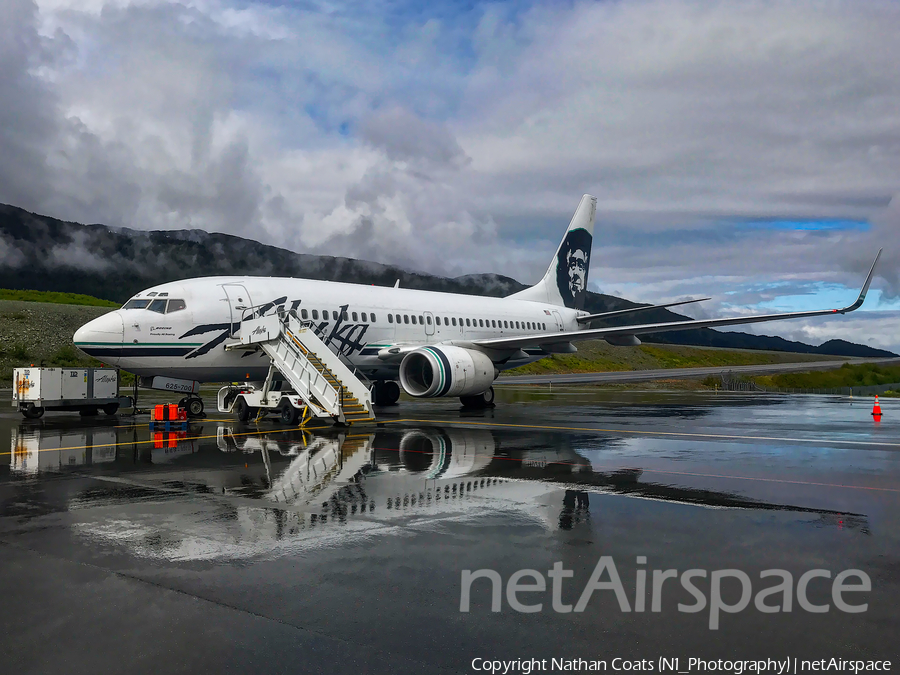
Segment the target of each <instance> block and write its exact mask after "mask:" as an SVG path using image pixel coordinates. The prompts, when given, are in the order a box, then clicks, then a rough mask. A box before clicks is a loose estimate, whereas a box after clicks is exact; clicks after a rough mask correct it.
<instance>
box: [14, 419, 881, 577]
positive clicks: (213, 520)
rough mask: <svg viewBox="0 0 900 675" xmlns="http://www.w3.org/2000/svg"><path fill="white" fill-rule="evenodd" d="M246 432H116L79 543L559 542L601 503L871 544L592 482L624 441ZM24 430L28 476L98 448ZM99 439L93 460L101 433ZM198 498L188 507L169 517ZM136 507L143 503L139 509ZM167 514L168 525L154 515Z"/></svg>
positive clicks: (246, 551)
mask: <svg viewBox="0 0 900 675" xmlns="http://www.w3.org/2000/svg"><path fill="white" fill-rule="evenodd" d="M245 429H246V427H241V428H240V430H233V429H232V428H231V427H228V426H219V427H217V432H218V433H217V434H213V435H212V436H213V438H215V439H216V440H215V441H212V440H211V439H210V440H209V441H205V440H203V439H204V438H210V435H211V434H210V432H211V431H212V429H211V428H209V427H207V428H206V429H205V430H200V429H198V430H197V431H196V432H194V433H196V435H197V438H196V439H194V440H190V439H189V440H186V441H181V442H180V443H178V447H176V448H174V449H173V448H168V447H164V448H155V447H153V446H154V444H155V442H154V440H153V439H152V437H148V435H147V434H146V433H145V432H141V431H140V430H139V429H137V428H130V427H129V428H126V429H117V430H116V432H117V433H118V436H119V438H118V445H117V446H113V447H115V455H114V457H113V456H112V455H110V456H108V461H105V462H104V463H102V464H98V465H97V466H96V467H91V466H90V464H91V462H89V461H88V457H87V456H86V457H85V460H84V462H83V463H82V464H79V462H80V461H81V458H80V457H81V456H80V455H76V456H75V459H74V464H75V465H76V466H78V467H79V473H81V474H84V475H85V476H86V477H90V478H92V479H94V480H93V481H91V482H89V483H87V484H86V487H85V488H83V489H82V490H80V491H78V493H77V494H71V493H67V495H66V499H68V500H69V501H70V503H74V504H76V505H78V506H80V507H84V506H87V505H90V504H113V503H114V504H116V505H117V507H116V519H115V522H114V523H111V522H110V521H109V518H108V511H105V510H103V509H100V510H98V511H97V512H96V513H97V515H96V517H95V519H94V520H91V519H90V518H89V517H85V519H83V520H82V521H80V522H79V524H78V526H77V532H78V533H79V535H80V536H84V537H87V538H89V539H91V540H93V541H108V542H109V544H110V545H111V546H116V547H119V546H126V547H128V549H129V550H130V551H132V552H133V553H134V554H136V555H139V556H147V557H164V558H166V559H167V560H173V561H174V560H184V561H186V560H201V559H204V560H214V559H222V558H232V559H244V558H248V557H254V556H257V555H270V554H271V553H272V552H273V551H276V550H291V551H296V550H300V549H303V548H307V547H312V548H318V547H321V546H327V545H328V544H329V542H332V541H334V542H339V541H345V540H346V538H347V537H356V536H360V537H368V536H372V535H373V534H374V533H377V532H379V531H383V532H388V531H396V530H395V529H394V527H390V528H388V529H387V530H385V529H384V526H385V525H391V526H399V527H403V526H404V525H405V524H407V523H416V522H421V523H424V522H429V521H440V520H441V519H447V518H450V519H457V520H458V519H466V518H483V517H492V516H493V515H499V516H500V517H501V518H502V517H506V516H512V517H513V519H514V520H515V522H517V523H529V522H530V523H533V524H535V525H537V526H539V527H542V528H545V529H547V530H549V531H559V530H570V529H584V528H586V527H595V526H598V525H599V526H600V527H602V526H603V522H604V521H603V519H604V518H613V517H615V516H613V515H611V512H610V514H609V515H608V514H607V512H606V511H601V510H600V509H601V507H602V506H608V505H609V504H603V503H602V502H601V501H600V500H599V499H598V495H613V496H625V497H637V498H643V499H650V500H661V501H667V502H675V503H680V504H686V505H692V506H698V507H712V508H732V509H756V510H758V509H763V510H780V511H784V512H786V513H796V514H798V517H803V518H804V520H806V521H807V522H808V523H809V524H811V525H814V526H818V527H826V526H827V527H840V528H845V529H847V530H851V531H855V532H858V533H861V534H865V533H868V520H867V517H866V516H864V515H858V514H847V513H843V514H842V513H838V512H836V511H829V510H823V509H813V508H809V507H807V506H802V505H796V506H795V505H790V504H781V503H772V502H768V501H758V500H755V499H752V498H749V497H744V496H740V495H737V494H733V493H729V492H724V491H722V492H718V491H714V490H707V489H700V488H695V487H690V486H676V485H665V484H661V483H654V482H649V481H646V480H644V476H643V475H642V472H641V470H640V469H622V470H614V471H598V470H595V469H594V468H593V467H592V466H591V462H590V461H589V459H588V456H591V453H592V452H594V451H596V450H603V449H610V448H612V447H613V446H614V445H615V444H618V443H622V442H623V441H622V440H621V439H619V438H613V437H600V436H598V435H596V434H584V435H561V434H556V433H552V432H532V431H521V432H519V431H514V430H511V429H497V430H489V429H485V428H481V429H468V428H462V427H438V426H429V427H416V428H411V427H399V426H398V427H387V428H379V429H378V430H377V431H375V432H374V433H367V434H358V433H352V432H350V433H339V432H337V430H336V429H328V430H326V431H325V433H323V434H322V435H317V436H313V435H312V434H310V433H309V432H303V431H299V430H293V431H288V430H283V431H282V430H279V431H277V432H275V433H272V432H269V433H266V432H257V431H253V432H249V433H248V432H247V431H245ZM25 431H26V430H25V429H19V433H18V435H17V436H15V439H16V440H15V442H14V447H15V448H18V450H17V452H18V453H19V458H18V459H17V460H15V461H16V467H17V469H16V470H17V471H22V472H24V471H26V468H25V467H31V466H34V462H36V461H37V462H39V461H43V460H42V458H40V455H41V454H43V452H44V451H47V453H48V457H54V453H56V452H57V449H58V450H59V451H60V452H62V448H63V447H75V446H79V445H82V446H83V445H89V444H90V443H89V441H91V440H92V439H91V438H86V440H85V441H82V440H80V439H73V440H72V441H70V440H63V438H62V436H61V433H60V432H51V433H47V432H46V430H44V433H37V431H38V430H35V429H33V428H31V429H29V430H28V431H29V433H32V435H31V436H27V434H25V433H24V432H25ZM85 433H88V432H85ZM89 433H92V434H94V435H93V437H92V438H93V443H94V445H93V448H92V450H93V451H96V450H97V448H98V443H97V441H98V439H100V438H101V437H102V435H98V433H99V432H98V431H96V430H93V431H91V432H89ZM130 438H134V441H133V442H131V441H129V439H130ZM213 443H215V445H213ZM29 444H30V445H29ZM66 452H67V451H66ZM92 454H93V453H92ZM96 456H99V455H96ZM71 462H72V460H70V459H69V455H63V454H56V455H55V459H54V460H53V461H49V462H47V464H48V466H49V465H50V464H52V465H53V466H52V467H50V468H54V470H56V469H58V468H59V467H60V466H61V465H62V466H69V465H70V463H71ZM94 463H96V462H94ZM188 495H189V499H190V500H191V501H190V508H189V509H174V510H172V509H170V508H169V507H168V506H165V505H166V504H168V503H171V500H173V499H175V500H182V499H183V498H184V497H185V496H188ZM134 499H140V501H141V504H142V505H140V506H135V505H133V500H134ZM150 504H153V505H154V506H152V507H149V508H148V506H147V505H150ZM159 505H163V506H162V508H163V510H164V512H165V513H166V514H167V516H166V517H165V518H159V517H157V513H158V508H157V507H158V506H159ZM83 513H84V514H88V513H90V512H89V511H83ZM809 516H812V519H810V518H809ZM592 523H593V524H592Z"/></svg>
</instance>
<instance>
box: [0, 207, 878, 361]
mask: <svg viewBox="0 0 900 675" xmlns="http://www.w3.org/2000/svg"><path fill="white" fill-rule="evenodd" d="M241 274H247V275H257V276H285V277H302V278H308V279H321V280H327V281H346V282H352V283H360V284H374V285H377V286H393V285H394V283H395V282H396V281H397V280H398V279H399V280H400V285H401V286H403V287H404V288H418V289H422V290H431V291H444V292H448V293H467V294H473V295H488V296H494V297H503V296H505V295H509V294H510V293H515V292H516V291H520V290H522V289H523V288H525V285H524V284H521V283H519V282H518V281H516V280H515V279H511V278H509V277H504V276H501V275H497V274H469V275H465V276H460V277H456V278H452V279H451V278H445V277H438V276H434V275H431V274H424V273H420V272H409V271H407V270H403V269H400V268H398V267H394V266H391V265H382V264H380V263H374V262H368V261H364V260H353V259H350V258H336V257H332V256H318V255H309V254H304V253H294V252H292V251H287V250H285V249H281V248H277V247H275V246H267V245H265V244H260V243H259V242H256V241H252V240H250V239H244V238H242V237H235V236H232V235H229V234H218V233H215V232H204V231H203V230H166V231H151V232H147V231H140V230H132V229H129V228H111V227H107V226H105V225H82V224H79V223H72V222H66V221H62V220H57V219H55V218H50V217H47V216H41V215H37V214H34V213H29V212H28V211H25V210H23V209H20V208H17V207H15V206H7V205H0V288H12V289H20V290H38V291H66V292H70V293H84V294H87V295H93V296H96V297H98V298H106V299H109V300H114V301H117V302H124V301H125V300H127V299H128V298H130V297H131V296H132V295H134V294H135V293H137V292H138V291H140V290H142V289H144V288H147V287H148V286H153V285H155V284H159V283H163V282H166V281H175V280H177V279H183V278H185V277H199V276H214V275H241ZM638 306H640V305H638V304H636V303H633V302H630V301H628V300H625V299H623V298H617V297H615V296H611V295H603V294H600V293H589V294H588V299H587V306H586V309H587V310H588V311H590V312H594V313H596V312H604V311H611V310H615V309H626V308H631V307H638ZM685 318H686V317H684V316H683V315H680V314H675V313H674V312H670V311H668V310H665V309H662V310H650V311H648V312H645V313H643V314H641V315H640V320H641V322H642V323H643V322H646V323H652V322H660V321H677V320H681V319H685ZM633 320H634V316H626V317H620V318H619V319H618V320H617V321H610V322H609V323H608V324H604V325H616V324H618V325H621V324H623V323H626V322H630V321H633ZM642 339H644V340H645V341H647V342H663V343H670V344H689V345H701V346H714V347H731V348H742V349H775V350H780V351H790V352H801V353H814V354H839V355H842V356H895V354H892V353H891V352H887V351H884V350H881V349H873V348H871V347H866V346H865V345H857V344H853V343H850V342H845V341H843V340H830V341H829V342H826V343H825V344H823V345H820V346H819V347H813V346H811V345H807V344H804V343H802V342H791V341H789V340H785V339H783V338H780V337H767V336H758V335H750V334H747V333H722V332H719V331H715V330H711V329H709V328H702V329H699V330H689V331H681V332H678V333H662V334H659V335H648V336H643V337H642ZM829 350H832V351H829Z"/></svg>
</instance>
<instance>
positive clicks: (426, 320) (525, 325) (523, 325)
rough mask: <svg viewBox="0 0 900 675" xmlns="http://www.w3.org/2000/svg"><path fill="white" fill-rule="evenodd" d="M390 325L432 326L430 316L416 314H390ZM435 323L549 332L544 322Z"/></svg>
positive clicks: (438, 321)
mask: <svg viewBox="0 0 900 675" xmlns="http://www.w3.org/2000/svg"><path fill="white" fill-rule="evenodd" d="M388 323H403V324H413V325H417V324H418V325H423V326H424V325H428V326H430V325H431V316H430V315H424V316H422V315H420V316H418V317H417V316H416V315H415V314H413V315H409V314H402V315H401V314H388ZM434 323H435V324H436V325H438V326H441V325H443V326H460V327H462V326H467V327H469V328H507V329H514V330H531V331H534V330H547V324H546V323H544V322H542V321H508V320H506V321H504V320H500V319H471V318H469V319H463V318H462V317H459V318H457V317H455V316H451V317H446V316H445V317H443V318H442V317H440V316H436V317H434Z"/></svg>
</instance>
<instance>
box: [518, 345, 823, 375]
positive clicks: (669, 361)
mask: <svg viewBox="0 0 900 675" xmlns="http://www.w3.org/2000/svg"><path fill="white" fill-rule="evenodd" d="M823 358H827V357H821V356H818V355H814V356H811V355H808V354H788V353H783V352H782V353H778V352H776V353H773V352H764V351H750V350H730V349H704V348H702V347H689V346H685V345H652V344H645V345H641V346H639V347H613V346H611V345H607V344H606V343H605V342H600V341H593V340H589V341H586V342H579V343H578V352H577V353H576V354H554V355H553V356H550V357H548V358H545V359H541V360H540V361H535V362H534V363H529V364H527V365H525V366H519V367H518V368H514V369H512V370H508V371H505V374H509V375H550V374H557V373H597V372H613V371H623V370H652V369H657V368H697V367H703V366H707V367H717V366H744V365H764V364H770V363H786V362H795V361H796V362H802V361H807V360H822V359H823Z"/></svg>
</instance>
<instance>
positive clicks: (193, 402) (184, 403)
mask: <svg viewBox="0 0 900 675" xmlns="http://www.w3.org/2000/svg"><path fill="white" fill-rule="evenodd" d="M178 407H179V408H184V409H185V410H187V414H188V417H203V399H202V398H200V397H199V396H185V397H184V398H183V399H181V400H180V401H179V402H178Z"/></svg>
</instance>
